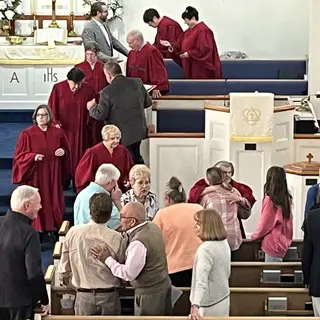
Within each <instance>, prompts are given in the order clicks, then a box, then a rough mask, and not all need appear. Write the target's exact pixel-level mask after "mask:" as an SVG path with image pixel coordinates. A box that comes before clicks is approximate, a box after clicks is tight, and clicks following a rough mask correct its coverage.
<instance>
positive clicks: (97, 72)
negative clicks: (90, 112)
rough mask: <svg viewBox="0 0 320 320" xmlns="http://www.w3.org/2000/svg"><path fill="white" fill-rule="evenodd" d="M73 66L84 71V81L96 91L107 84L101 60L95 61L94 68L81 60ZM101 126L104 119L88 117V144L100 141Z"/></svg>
mask: <svg viewBox="0 0 320 320" xmlns="http://www.w3.org/2000/svg"><path fill="white" fill-rule="evenodd" d="M75 68H78V69H81V70H82V71H83V72H84V74H85V75H86V82H88V83H90V84H91V85H92V86H93V88H94V90H95V91H96V92H97V93H99V92H100V91H101V90H102V89H103V88H104V87H106V86H107V85H108V81H107V79H106V76H105V74H104V72H103V68H104V63H103V62H101V61H97V62H96V63H95V65H94V68H93V69H92V68H91V65H90V63H89V62H87V61H83V62H81V63H79V64H77V65H75ZM97 102H98V101H97ZM103 126H104V121H101V120H96V119H94V118H92V117H90V118H89V129H90V131H91V133H90V136H91V141H90V145H92V146H94V145H96V144H97V143H99V142H101V141H102V137H101V130H102V128H103Z"/></svg>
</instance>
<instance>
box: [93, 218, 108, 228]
mask: <svg viewBox="0 0 320 320" xmlns="http://www.w3.org/2000/svg"><path fill="white" fill-rule="evenodd" d="M88 224H91V225H93V226H98V227H103V228H105V227H108V226H107V224H106V223H97V222H95V221H93V220H92V219H90V221H89V222H88Z"/></svg>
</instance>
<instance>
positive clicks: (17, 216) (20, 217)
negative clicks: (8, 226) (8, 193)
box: [7, 210, 32, 224]
mask: <svg viewBox="0 0 320 320" xmlns="http://www.w3.org/2000/svg"><path fill="white" fill-rule="evenodd" d="M7 217H12V218H14V219H18V220H21V221H23V222H25V223H27V224H31V223H32V220H31V219H30V218H29V217H27V216H25V215H24V214H22V213H20V212H17V211H12V210H9V211H8V214H7Z"/></svg>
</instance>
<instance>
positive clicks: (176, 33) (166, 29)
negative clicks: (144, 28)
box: [143, 9, 183, 64]
mask: <svg viewBox="0 0 320 320" xmlns="http://www.w3.org/2000/svg"><path fill="white" fill-rule="evenodd" d="M143 22H144V23H146V24H148V25H149V26H150V27H153V28H157V34H156V37H155V40H154V44H153V46H154V47H156V48H157V49H158V50H159V51H160V52H161V54H162V56H163V57H164V58H166V59H174V60H176V59H177V58H176V55H175V54H174V53H172V52H169V51H168V49H167V47H165V46H163V45H162V44H161V43H160V40H167V41H168V42H170V43H172V44H173V46H174V47H175V48H179V46H180V43H181V39H182V37H183V30H182V28H181V26H180V24H179V23H178V22H177V21H175V20H173V19H171V18H169V17H166V16H163V17H160V14H159V12H158V11H157V10H156V9H148V10H146V11H145V12H144V14H143ZM178 59H179V61H177V62H178V63H179V64H181V59H180V58H178Z"/></svg>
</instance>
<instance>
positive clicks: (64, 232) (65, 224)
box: [58, 220, 70, 242]
mask: <svg viewBox="0 0 320 320" xmlns="http://www.w3.org/2000/svg"><path fill="white" fill-rule="evenodd" d="M69 229H70V222H69V221H67V220H64V221H63V222H62V224H61V227H60V229H59V232H58V234H59V241H60V242H62V241H63V239H64V238H65V237H66V235H67V232H68V231H69Z"/></svg>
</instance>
